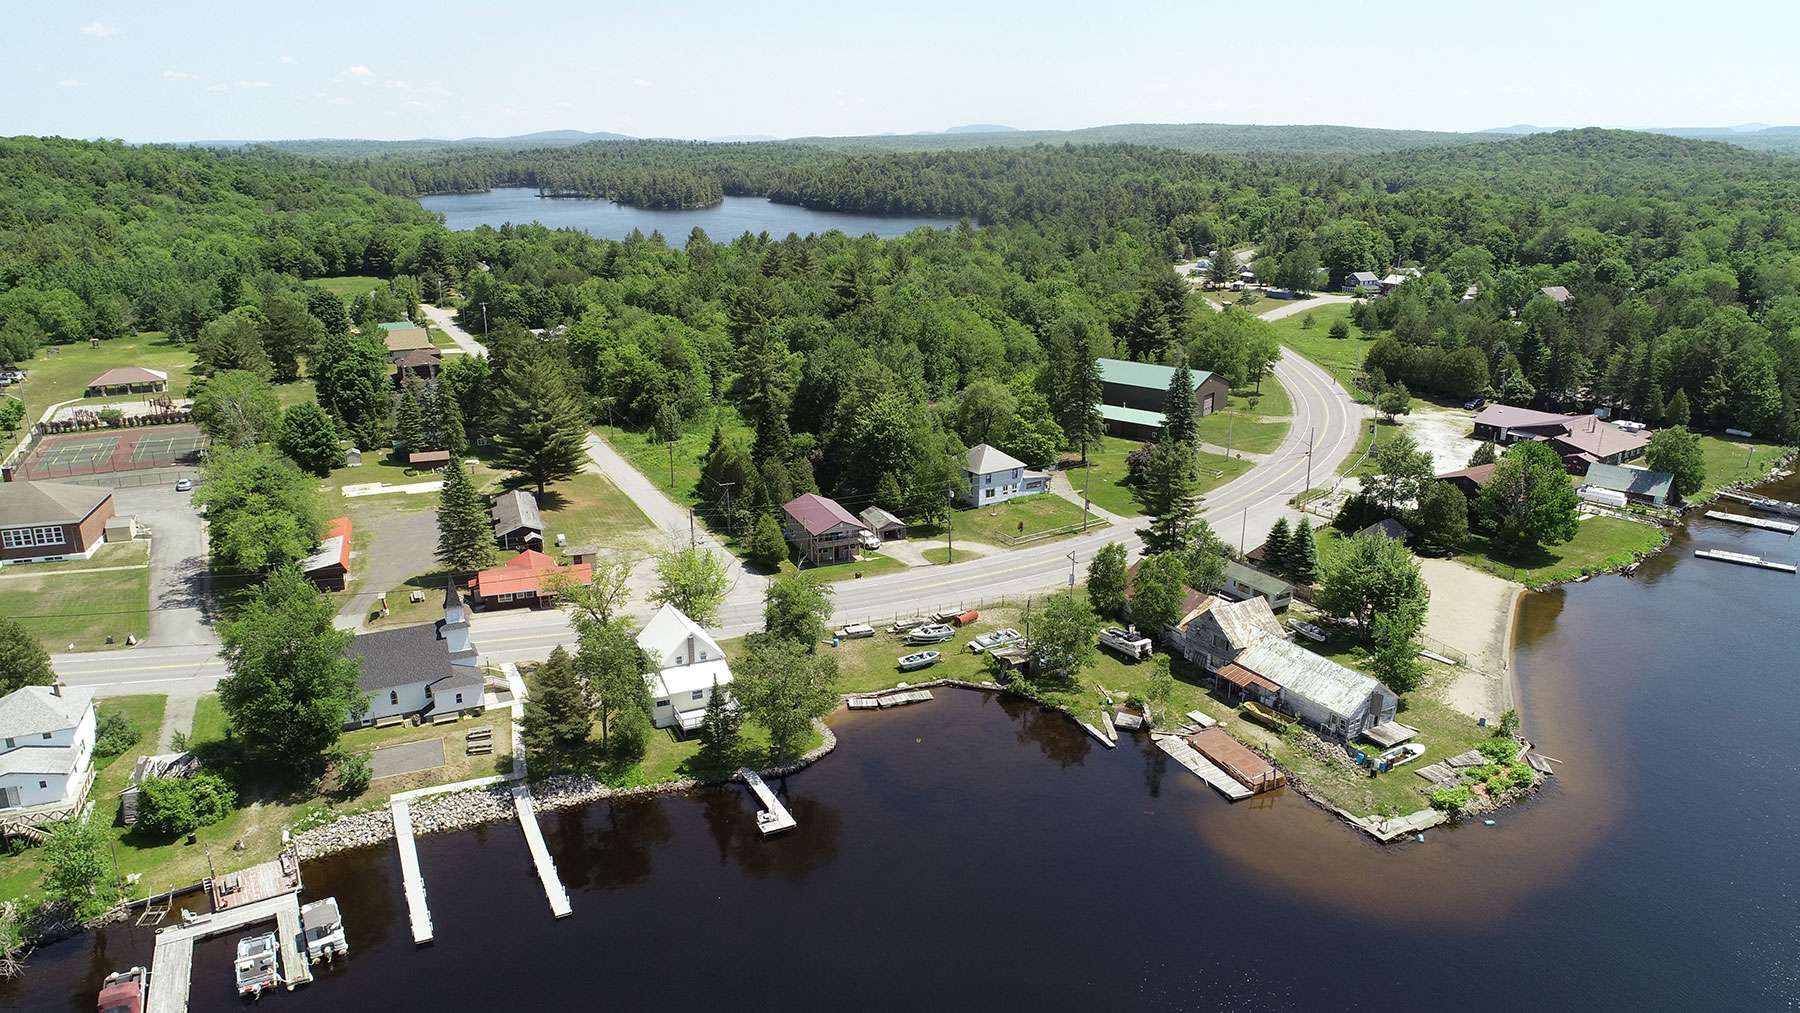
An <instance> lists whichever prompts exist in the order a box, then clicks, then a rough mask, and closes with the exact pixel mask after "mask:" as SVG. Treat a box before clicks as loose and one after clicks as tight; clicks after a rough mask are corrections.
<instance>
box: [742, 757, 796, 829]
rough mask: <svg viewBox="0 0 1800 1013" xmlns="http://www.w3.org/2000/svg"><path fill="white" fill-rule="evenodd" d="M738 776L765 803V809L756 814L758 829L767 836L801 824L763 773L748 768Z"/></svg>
mask: <svg viewBox="0 0 1800 1013" xmlns="http://www.w3.org/2000/svg"><path fill="white" fill-rule="evenodd" d="M738 776H739V777H741V778H743V779H744V783H745V784H747V785H749V786H750V790H751V791H753V792H755V793H756V797H757V799H758V800H759V801H760V802H762V804H763V811H762V812H760V813H757V814H756V829H758V830H761V831H762V832H763V834H764V835H765V836H766V835H768V834H774V833H780V832H781V831H783V830H792V829H793V828H794V827H797V826H799V825H800V824H799V823H797V822H795V820H794V817H793V814H792V813H789V812H788V811H787V806H784V805H782V804H781V799H779V798H777V797H776V795H775V793H774V792H773V791H770V790H769V786H768V785H766V784H764V783H763V779H762V775H761V774H758V773H757V772H756V771H754V770H750V769H748V768H746V769H744V770H740V771H738Z"/></svg>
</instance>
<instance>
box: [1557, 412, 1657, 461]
mask: <svg viewBox="0 0 1800 1013" xmlns="http://www.w3.org/2000/svg"><path fill="white" fill-rule="evenodd" d="M1550 439H1551V440H1552V441H1553V442H1555V443H1560V444H1562V445H1563V446H1565V447H1569V448H1570V449H1572V450H1574V451H1575V452H1577V453H1580V454H1586V455H1588V456H1590V457H1595V458H1601V457H1611V456H1612V455H1613V454H1618V453H1628V452H1635V451H1638V450H1641V449H1643V448H1644V447H1647V446H1649V445H1650V435H1649V434H1648V433H1628V432H1626V431H1625V430H1623V429H1620V428H1619V427H1618V426H1615V425H1613V424H1612V423H1611V422H1606V421H1604V420H1602V419H1598V418H1595V417H1594V416H1592V415H1586V416H1582V417H1579V418H1576V419H1572V420H1570V423H1569V428H1568V431H1567V432H1566V433H1563V434H1561V435H1559V436H1552V437H1550Z"/></svg>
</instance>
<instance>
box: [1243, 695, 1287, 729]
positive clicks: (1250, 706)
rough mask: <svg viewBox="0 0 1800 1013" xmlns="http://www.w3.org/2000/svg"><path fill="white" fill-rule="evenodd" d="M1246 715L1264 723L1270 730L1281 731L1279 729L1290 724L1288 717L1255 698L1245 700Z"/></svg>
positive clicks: (1258, 722) (1260, 723) (1261, 723)
mask: <svg viewBox="0 0 1800 1013" xmlns="http://www.w3.org/2000/svg"><path fill="white" fill-rule="evenodd" d="M1244 716H1245V717H1246V718H1249V719H1250V720H1251V721H1254V722H1256V723H1257V724H1259V725H1262V726H1263V727H1264V728H1267V729H1269V730H1270V731H1276V732H1279V731H1282V730H1284V729H1285V728H1287V726H1288V720H1287V718H1284V717H1282V716H1281V715H1280V714H1277V713H1276V712H1274V711H1272V710H1270V709H1269V708H1267V707H1264V706H1263V705H1262V704H1259V703H1257V702H1256V701H1255V700H1246V701H1244Z"/></svg>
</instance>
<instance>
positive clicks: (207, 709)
mask: <svg viewBox="0 0 1800 1013" xmlns="http://www.w3.org/2000/svg"><path fill="white" fill-rule="evenodd" d="M224 738H225V708H224V707H223V706H222V705H220V703H219V694H217V693H207V694H205V695H204V696H202V697H201V698H200V699H199V700H198V701H196V702H195V704H194V727H193V729H192V730H191V731H189V732H188V742H189V743H190V744H192V743H200V742H219V741H222V740H223V739H224Z"/></svg>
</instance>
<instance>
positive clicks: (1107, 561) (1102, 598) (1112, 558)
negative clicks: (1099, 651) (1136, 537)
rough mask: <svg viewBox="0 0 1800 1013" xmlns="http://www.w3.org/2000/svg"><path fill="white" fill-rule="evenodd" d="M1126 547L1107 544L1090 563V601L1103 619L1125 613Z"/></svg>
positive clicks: (1114, 543)
mask: <svg viewBox="0 0 1800 1013" xmlns="http://www.w3.org/2000/svg"><path fill="white" fill-rule="evenodd" d="M1125 560H1126V555H1125V546H1123V545H1120V544H1119V543H1118V542H1107V543H1106V544H1105V545H1102V546H1100V549H1099V551H1097V552H1095V553H1094V558H1093V560H1092V561H1090V562H1089V563H1088V571H1087V593H1088V601H1089V602H1091V603H1092V604H1093V606H1094V611H1095V612H1097V613H1099V614H1100V615H1101V616H1103V617H1107V618H1114V619H1116V618H1118V617H1119V616H1120V615H1121V614H1123V613H1124V611H1125V577H1126V565H1125Z"/></svg>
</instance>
